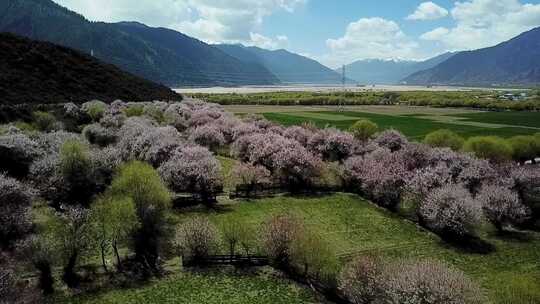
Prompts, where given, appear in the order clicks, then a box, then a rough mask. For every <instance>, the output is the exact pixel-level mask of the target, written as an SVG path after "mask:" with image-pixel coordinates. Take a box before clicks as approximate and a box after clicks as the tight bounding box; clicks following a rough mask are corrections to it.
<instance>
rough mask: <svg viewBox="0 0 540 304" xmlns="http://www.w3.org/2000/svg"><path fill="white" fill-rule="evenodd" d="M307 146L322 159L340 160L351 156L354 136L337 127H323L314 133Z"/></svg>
mask: <svg viewBox="0 0 540 304" xmlns="http://www.w3.org/2000/svg"><path fill="white" fill-rule="evenodd" d="M307 145H308V147H309V149H310V150H311V151H313V152H314V153H315V154H317V155H320V156H321V157H322V158H323V159H324V160H328V161H342V160H344V159H346V158H348V157H349V156H351V154H352V152H353V151H354V147H355V140H354V137H353V136H352V135H351V134H349V133H346V132H342V131H339V130H337V129H325V130H322V131H320V132H318V133H316V134H314V135H313V136H312V137H311V139H310V140H309V142H308V144H307Z"/></svg>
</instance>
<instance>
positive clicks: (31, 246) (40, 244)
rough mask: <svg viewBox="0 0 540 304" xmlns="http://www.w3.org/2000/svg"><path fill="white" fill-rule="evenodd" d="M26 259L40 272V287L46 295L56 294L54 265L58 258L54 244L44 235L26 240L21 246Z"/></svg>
mask: <svg viewBox="0 0 540 304" xmlns="http://www.w3.org/2000/svg"><path fill="white" fill-rule="evenodd" d="M21 247H22V248H20V249H22V250H21V251H22V252H23V255H24V258H25V259H26V260H28V261H30V263H31V264H32V266H33V268H34V269H35V270H36V271H37V272H38V274H39V278H38V286H39V288H40V289H41V290H42V291H43V293H44V294H45V295H50V294H52V293H54V278H53V264H54V263H55V262H56V260H57V258H58V254H57V252H56V251H55V249H57V248H54V244H53V243H52V242H51V240H50V239H48V238H47V237H45V236H43V235H39V236H37V235H34V236H31V237H29V238H28V239H26V240H25V241H24V242H23V243H22V246H21Z"/></svg>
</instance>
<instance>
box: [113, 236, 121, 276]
mask: <svg viewBox="0 0 540 304" xmlns="http://www.w3.org/2000/svg"><path fill="white" fill-rule="evenodd" d="M112 247H113V251H114V255H115V256H116V268H117V269H118V271H120V272H122V261H121V260H120V254H119V253H118V243H117V242H116V240H115V241H114V242H113V243H112Z"/></svg>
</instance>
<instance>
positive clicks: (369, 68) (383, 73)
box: [345, 53, 454, 84]
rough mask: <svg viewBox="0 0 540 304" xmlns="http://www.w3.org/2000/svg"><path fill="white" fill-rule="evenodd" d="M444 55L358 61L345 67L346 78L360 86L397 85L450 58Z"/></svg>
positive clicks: (447, 54) (450, 55)
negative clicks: (414, 59) (415, 58)
mask: <svg viewBox="0 0 540 304" xmlns="http://www.w3.org/2000/svg"><path fill="white" fill-rule="evenodd" d="M453 55H454V53H444V54H442V55H439V56H437V57H434V58H431V59H428V60H425V61H410V60H382V59H366V60H358V61H355V62H353V63H351V64H349V65H346V66H345V70H346V73H347V76H348V77H349V78H351V79H353V80H355V81H356V82H358V83H361V84H397V83H400V82H401V80H402V79H403V78H405V77H407V76H409V75H411V74H413V73H416V72H418V71H422V70H426V69H430V68H432V67H434V66H436V65H437V64H439V63H441V62H443V61H445V60H447V59H448V58H450V57H452V56H453Z"/></svg>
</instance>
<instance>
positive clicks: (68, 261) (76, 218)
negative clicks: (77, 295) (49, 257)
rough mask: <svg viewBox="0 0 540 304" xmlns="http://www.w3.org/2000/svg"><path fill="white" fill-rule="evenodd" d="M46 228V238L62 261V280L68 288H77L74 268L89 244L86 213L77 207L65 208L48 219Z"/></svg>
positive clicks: (85, 252)
mask: <svg viewBox="0 0 540 304" xmlns="http://www.w3.org/2000/svg"><path fill="white" fill-rule="evenodd" d="M46 228H47V234H46V235H47V236H46V237H47V238H50V239H52V240H53V242H54V244H55V246H56V249H55V250H56V251H57V252H59V255H60V257H61V260H62V264H63V274H62V280H63V281H64V282H65V283H66V285H67V286H68V287H70V288H76V287H78V286H79V283H80V276H79V275H78V274H77V272H76V268H77V265H78V264H79V262H80V261H81V259H83V258H85V257H86V256H87V254H88V249H89V248H90V244H91V239H90V234H89V225H88V212H87V211H86V210H85V209H82V208H79V207H66V208H64V209H63V212H61V213H57V214H56V215H51V216H50V217H49V219H48V221H47V223H46Z"/></svg>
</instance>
